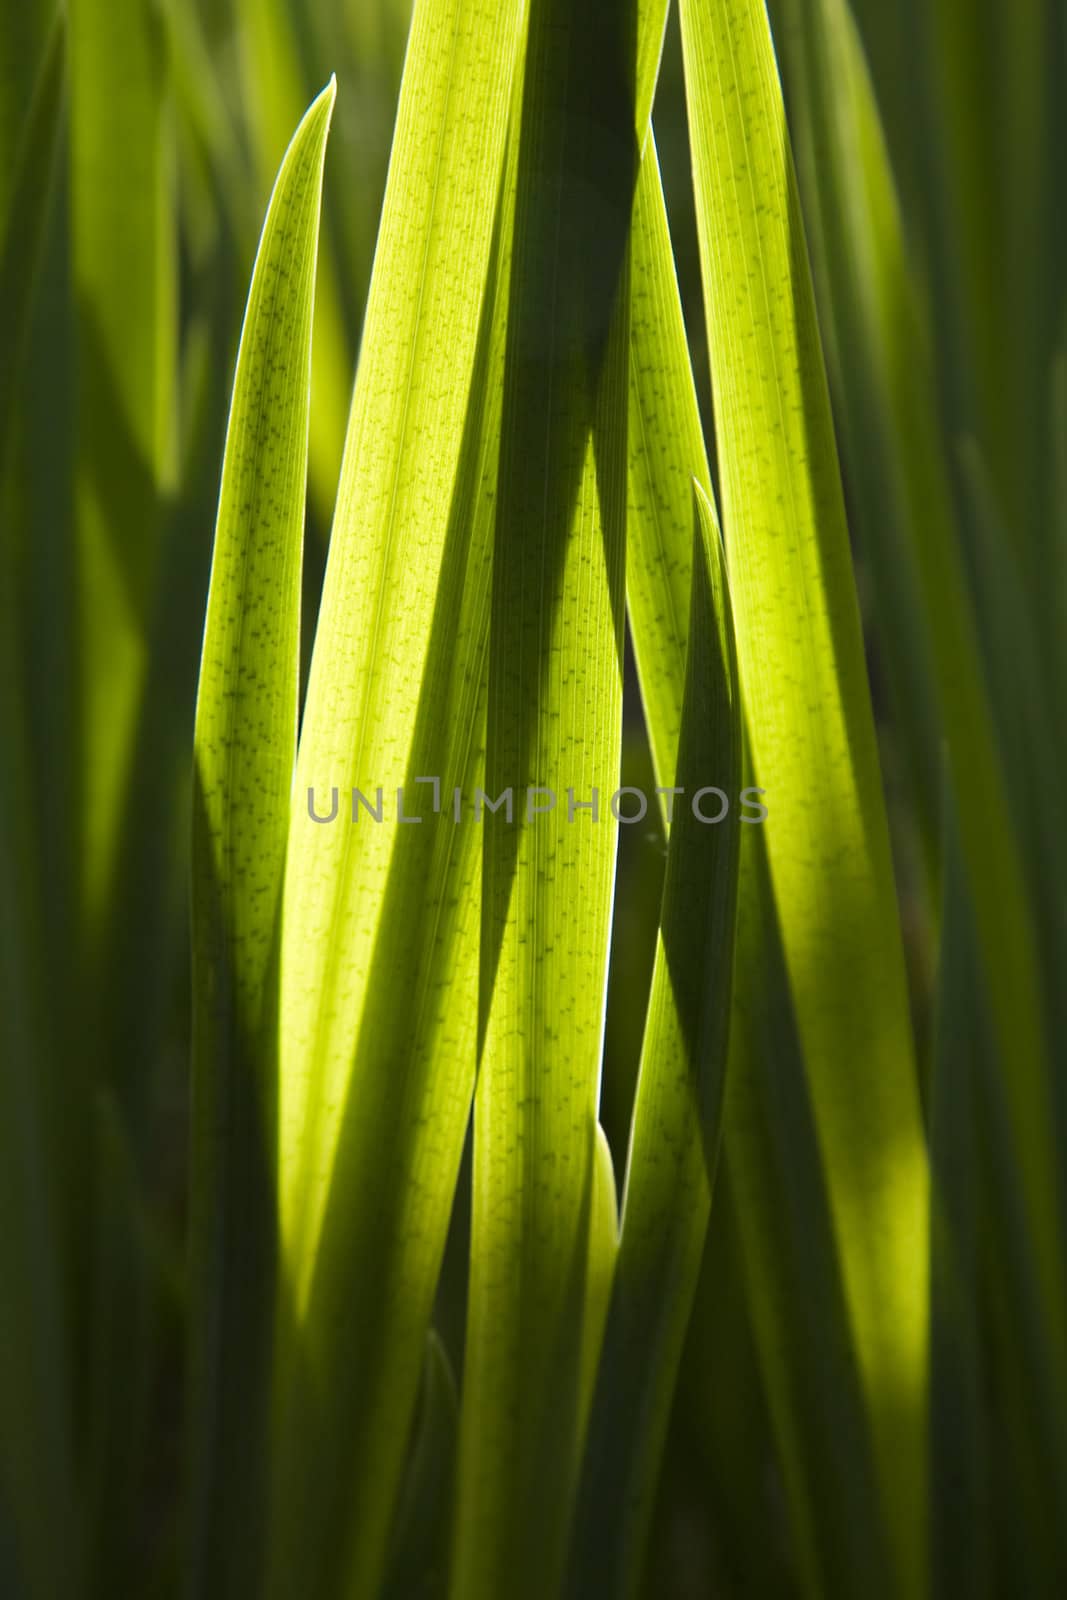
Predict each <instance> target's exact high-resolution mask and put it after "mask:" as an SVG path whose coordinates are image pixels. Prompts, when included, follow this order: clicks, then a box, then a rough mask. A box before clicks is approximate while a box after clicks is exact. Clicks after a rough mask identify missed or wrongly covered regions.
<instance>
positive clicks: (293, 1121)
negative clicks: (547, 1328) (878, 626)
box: [271, 0, 522, 1594]
mask: <svg viewBox="0 0 1067 1600" xmlns="http://www.w3.org/2000/svg"><path fill="white" fill-rule="evenodd" d="M521 22H522V6H521V5H520V4H519V3H518V0H516V3H515V4H512V5H509V7H508V8H507V10H506V11H505V12H503V13H502V12H501V11H500V8H499V7H497V6H493V5H489V4H478V5H475V6H464V5H459V4H458V3H457V0H421V3H420V4H419V6H418V7H417V10H416V14H415V18H414V22H413V29H412V35H411V40H410V44H409V50H408V56H407V63H406V68H405V77H404V83H403V87H402V91H401V101H400V110H399V115H398V123H397V130H396V137H395V141H394V148H393V156H392V162H391V167H390V176H389V183H388V187H387V193H386V200H385V207H384V212H383V219H382V229H381V233H380V237H379V243H378V252H377V257H376V261H375V268H374V275H373V279H372V286H371V293H370V299H369V303H368V307H367V315H366V319H365V323H364V333H363V347H362V354H361V359H360V367H359V372H358V375H357V381H356V391H355V397H354V401H353V408H352V415H351V420H350V428H349V437H348V443H347V446H346V455H345V464H344V468H343V472H342V482H341V490H340V495H339V501H338V510H337V516H336V519H335V525H334V533H333V541H332V546H331V551H330V559H329V565H328V570H327V575H326V583H325V589H324V596H323V604H322V610H321V613H320V619H319V626H318V630H317V634H316V643H315V653H314V658H313V663H312V672H311V682H310V686H309V693H308V702H307V707H306V710H305V717H304V725H303V732H302V735H301V741H300V754H299V765H298V779H297V790H296V793H297V797H298V804H297V807H296V809H295V811H294V816H293V820H292V824H291V829H290V841H289V861H288V869H287V881H286V902H285V917H284V934H283V957H282V1064H281V1085H280V1092H281V1107H280V1135H279V1137H280V1163H281V1167H280V1178H281V1194H280V1199H281V1217H282V1228H283V1248H284V1252H285V1267H286V1282H285V1286H284V1299H283V1303H282V1307H281V1315H282V1317H283V1319H284V1326H283V1339H284V1346H283V1348H284V1352H285V1353H284V1355H283V1359H282V1362H281V1367H280V1371H279V1382H280V1389H281V1403H282V1408H281V1413H280V1416H281V1435H280V1438H281V1441H282V1442H281V1447H280V1451H279V1457H278V1472H279V1477H278V1505H277V1515H276V1517H275V1526H274V1530H273V1531H274V1535H275V1538H274V1550H273V1557H272V1574H271V1581H272V1583H273V1584H274V1585H275V1588H276V1592H277V1593H279V1594H288V1593H291V1592H292V1588H293V1585H294V1584H298V1585H301V1586H307V1587H309V1588H310V1589H311V1590H312V1591H315V1590H316V1588H317V1586H318V1585H320V1584H324V1585H329V1584H331V1583H336V1582H340V1581H342V1576H341V1575H342V1574H343V1577H344V1581H345V1582H346V1583H347V1584H348V1586H349V1592H350V1593H352V1594H364V1593H366V1594H373V1593H375V1592H376V1588H377V1584H378V1582H379V1579H380V1574H381V1568H382V1563H383V1561H384V1559H385V1555H386V1543H387V1536H388V1532H389V1520H390V1512H391V1507H392V1500H393V1496H394V1494H395V1491H396V1486H397V1482H398V1479H399V1474H400V1472H401V1470H402V1466H403V1450H404V1444H405V1440H406V1437H407V1430H408V1426H409V1423H410V1416H411V1411H412V1407H413V1406H414V1403H415V1398H416V1393H417V1385H418V1376H419V1369H420V1366H421V1359H422V1345H423V1340H424V1337H425V1332H426V1324H427V1320H428V1316H429V1312H430V1307H431V1303H432V1296H433V1288H434V1283H435V1280H436V1276H437V1271H438V1267H439V1262H440V1257H441V1251H442V1249H443V1246H444V1240H445V1235H446V1230H447V1224H448V1216H449V1211H450V1207H451V1198H452V1189H453V1186H454V1184H455V1180H456V1174H457V1171H458V1167H459V1160H460V1154H461V1150H462V1143H463V1134H464V1128H465V1124H466V1120H467V1115H468V1111H469V1101H470V1094H471V1089H472V1086H473V1080H474V1068H475V1029H476V1006H477V988H476V981H477V980H476V975H475V974H474V973H473V971H472V969H471V967H470V964H469V959H468V956H469V953H470V951H471V949H472V946H473V949H474V951H475V952H476V948H477V942H476V936H475V935H474V925H473V924H472V923H471V921H470V917H471V915H472V907H476V904H477V900H476V893H477V881H478V879H477V871H476V868H477V859H476V856H475V855H473V853H472V851H471V848H470V846H471V841H470V840H469V839H467V838H462V839H456V838H455V837H453V835H455V834H457V833H459V832H460V828H458V827H456V826H455V825H453V823H452V821H451V815H452V812H451V805H450V800H451V795H450V794H448V793H447V792H446V793H443V794H439V797H438V799H439V804H440V807H441V812H442V814H441V815H434V814H433V813H432V811H431V807H432V806H433V804H434V790H433V786H432V784H430V783H427V784H426V785H424V786H420V785H418V782H417V780H418V779H419V778H426V779H433V778H436V779H438V782H439V785H440V787H441V789H443V788H444V786H445V785H446V784H449V783H450V784H454V785H457V786H460V785H463V786H465V785H467V784H469V783H470V780H471V777H472V774H473V773H474V772H475V771H477V763H478V760H479V759H480V753H481V743H482V740H481V733H480V729H479V727H478V719H477V709H478V706H479V702H480V690H481V682H482V673H483V666H484V640H485V637H486V631H487V624H486V617H487V599H486V597H487V593H488V576H487V555H488V550H489V545H488V540H487V533H488V529H489V526H490V525H491V524H490V522H489V521H488V520H487V509H486V507H485V506H484V497H485V495H486V494H487V493H489V492H490V491H491V481H492V477H493V475H494V474H493V471H491V470H490V466H489V458H488V457H487V456H486V448H487V445H486V440H487V439H488V438H489V437H491V436H492V433H493V429H494V427H495V426H496V425H497V424H496V423H495V422H494V420H493V418H494V404H493V402H492V401H491V400H489V402H488V403H486V404H485V405H484V412H483V410H482V406H483V401H484V400H485V395H484V393H483V391H484V390H485V389H486V387H487V364H488V367H489V368H491V367H492V364H493V361H494V360H495V359H496V358H495V357H494V356H492V341H491V339H490V334H491V332H492V327H493V315H492V312H493V292H492V288H491V287H490V285H489V280H490V263H491V259H492V256H493V241H494V231H495V230H494V223H495V219H496V218H497V201H498V193H499V188H500V178H501V170H502V162H503V155H504V147H505V136H506V129H507V108H508V104H509V99H510V95H511V87H512V71H513V66H514V61H515V58H516V55H517V52H518V48H519V43H520V35H521ZM497 228H498V230H499V224H498V225H497ZM496 382H497V384H499V378H497V380H496ZM489 387H490V388H491V385H489ZM495 416H496V418H497V419H498V418H499V407H498V405H497V406H496V409H495ZM491 455H492V456H495V448H494V449H493V450H492V452H491ZM472 521H473V526H472ZM479 529H481V530H482V531H479ZM468 577H469V578H470V581H469V582H468ZM479 652H481V656H480V655H479ZM423 759H426V760H427V761H428V762H431V763H433V764H432V765H429V766H428V767H427V768H423V767H422V765H421V763H422V761H423ZM405 785H406V790H405ZM379 787H380V788H381V789H382V791H383V807H384V809H383V810H382V811H381V812H380V813H379V814H380V816H381V818H382V820H381V821H380V822H376V821H375V820H374V818H373V817H372V816H371V815H370V813H369V812H368V811H367V809H365V808H363V807H358V809H357V810H356V812H355V813H353V809H352V807H353V801H352V791H353V789H356V790H358V791H360V792H361V793H363V794H364V795H365V796H366V798H367V799H368V801H369V803H370V805H371V806H372V807H373V806H374V804H375V796H376V791H377V790H378V789H379ZM331 790H336V793H337V802H338V813H337V817H336V820H335V821H334V822H333V823H332V824H330V825H328V826H327V825H323V824H321V823H317V822H315V821H313V820H312V818H311V815H310V812H309V803H308V801H309V792H311V794H312V797H313V801H314V805H315V808H316V812H317V814H318V815H320V816H324V815H327V814H328V813H329V810H330V803H331ZM398 790H402V791H404V792H403V795H402V798H399V799H398V793H397V791H398ZM402 806H403V807H406V811H402V810H401V807H402ZM404 815H406V816H407V817H408V818H411V817H413V816H415V815H419V816H422V817H423V818H424V819H425V820H424V821H423V822H422V823H420V824H419V825H418V831H419V833H420V835H422V836H425V837H421V838H420V841H419V842H418V843H414V842H413V843H411V844H409V843H408V842H407V839H408V836H409V835H410V834H411V833H414V832H415V831H416V830H415V829H409V828H407V827H405V826H402V825H400V822H399V819H400V818H402V817H403V816H404ZM357 817H358V818H359V820H356V818H357ZM461 826H462V829H463V830H469V828H470V821H469V818H468V819H465V820H464V822H463V824H462V825H461ZM383 973H386V974H387V975H388V979H387V981H388V983H389V984H390V985H392V984H394V983H397V982H400V983H402V984H403V985H404V986H405V993H406V999H405V1005H404V1006H402V1007H400V1008H397V1007H395V1006H394V1007H393V1009H392V1012H390V1011H389V1008H388V1007H386V1006H384V1005H383V1000H384V994H383V992H382V974H383ZM401 974H402V976H401ZM392 992H393V993H394V997H395V990H394V991H392ZM450 996H451V998H450ZM409 1001H410V1008H409V1007H408V1002H409ZM320 1247H321V1248H320ZM372 1308H373V1309H372ZM309 1441H315V1443H312V1444H311V1445H310V1446H309ZM309 1448H311V1449H312V1450H314V1451H316V1452H320V1451H322V1452H326V1453H325V1454H323V1455H321V1459H323V1460H326V1461H329V1462H330V1463H332V1464H333V1465H332V1466H331V1467H330V1468H329V1469H328V1471H327V1476H328V1477H329V1480H330V1482H331V1484H332V1485H333V1493H332V1495H324V1494H323V1493H322V1492H321V1491H322V1486H321V1483H315V1482H310V1481H309V1480H308V1477H307V1474H306V1471H305V1469H304V1465H303V1463H304V1461H305V1460H306V1458H307V1453H308V1449H309ZM366 1463H373V1466H372V1467H371V1468H370V1470H367V1471H361V1470H360V1468H361V1464H366Z"/></svg>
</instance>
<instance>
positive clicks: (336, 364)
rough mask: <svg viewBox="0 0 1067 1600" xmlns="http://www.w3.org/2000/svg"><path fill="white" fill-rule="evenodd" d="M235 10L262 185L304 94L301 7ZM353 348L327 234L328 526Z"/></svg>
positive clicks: (317, 422) (322, 347) (248, 5)
mask: <svg viewBox="0 0 1067 1600" xmlns="http://www.w3.org/2000/svg"><path fill="white" fill-rule="evenodd" d="M235 10H236V13H237V17H238V18H239V21H240V28H239V32H238V40H239V47H240V64H241V68H242V78H243V88H244V96H243V99H244V104H245V107H246V110H247V114H248V117H249V120H250V123H251V127H250V133H251V139H252V148H253V152H254V155H255V158H256V165H257V168H258V172H259V180H260V184H261V185H262V187H263V188H264V189H265V188H266V186H267V185H268V184H269V183H270V181H271V177H272V175H273V173H274V169H275V165H276V163H277V161H278V156H279V153H280V152H281V151H282V149H284V146H285V141H286V140H287V139H288V137H289V130H290V128H291V127H292V126H293V123H294V121H295V120H296V118H297V117H298V116H299V114H300V107H301V106H302V105H303V103H304V98H305V96H304V86H303V79H302V75H301V72H300V50H299V42H300V41H299V38H298V35H297V32H296V19H297V16H298V11H297V10H296V9H294V8H292V7H291V6H289V4H288V3H287V0H237V4H236V7H235ZM350 346H351V340H350V338H349V333H348V329H347V328H346V326H345V318H344V313H343V309H342V301H341V288H340V284H339V282H338V278H337V271H336V266H335V262H334V255H333V251H332V250H331V248H330V241H329V235H328V234H327V233H326V232H325V231H324V234H323V238H322V240H321V243H320V247H319V287H318V293H317V295H316V300H315V338H314V354H313V358H312V376H311V398H312V407H311V433H310V441H309V452H310V454H309V470H310V474H311V490H312V495H313V497H314V501H315V504H316V507H317V509H318V511H319V514H320V516H321V518H322V521H323V523H327V522H328V520H329V517H330V514H331V513H332V511H333V508H334V500H335V498H336V495H337V474H338V470H339V468H340V465H341V449H342V445H343V443H344V438H345V424H346V423H347V421H348V407H349V401H350V399H351V393H352V362H351V349H350Z"/></svg>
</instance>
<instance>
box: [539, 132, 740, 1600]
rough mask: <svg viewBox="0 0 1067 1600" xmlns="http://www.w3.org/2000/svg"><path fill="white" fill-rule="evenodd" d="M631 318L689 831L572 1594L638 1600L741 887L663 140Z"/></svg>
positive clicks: (668, 685) (677, 809)
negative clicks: (719, 816) (714, 794)
mask: <svg viewBox="0 0 1067 1600" xmlns="http://www.w3.org/2000/svg"><path fill="white" fill-rule="evenodd" d="M631 306H632V311H631V328H630V346H631V355H630V439H629V453H630V504H629V511H628V519H627V552H626V586H627V604H628V609H629V615H630V625H631V630H632V634H633V640H634V652H635V655H636V657H637V662H638V672H639V675H640V680H641V689H642V696H643V699H644V704H645V712H646V717H647V720H648V727H649V734H650V739H651V742H652V747H653V751H654V752H655V767H656V776H657V779H658V782H659V784H660V785H661V787H663V788H665V789H666V788H669V787H670V786H671V785H674V786H675V787H676V788H680V789H682V790H684V791H685V794H684V795H676V796H675V797H674V798H673V799H672V800H671V801H670V810H671V811H672V812H673V813H674V815H675V816H677V817H678V819H679V824H678V828H677V829H672V830H671V834H670V840H671V842H670V848H669V854H668V865H667V886H666V889H665V891H664V901H663V909H662V914H661V928H660V935H659V940H658V945H657V954H656V966H655V972H654V976H653V983H652V995H651V999H650V1003H649V1012H648V1019H647V1022H646V1032H645V1039H644V1045H643V1051H642V1057H641V1064H640V1075H639V1079H638V1089H637V1098H636V1104H635V1110H634V1117H633V1126H632V1133H631V1145H630V1156H629V1161H628V1165H627V1174H626V1189H625V1199H624V1205H623V1218H622V1240H621V1245H620V1251H619V1258H618V1264H617V1269H616V1276H615V1284H614V1290H613V1300H612V1305H611V1311H610V1315H609V1319H608V1325H607V1331H606V1335H605V1349H604V1356H603V1368H602V1371H601V1375H600V1385H599V1389H598V1391H597V1397H596V1405H595V1409H594V1413H593V1419H592V1423H591V1430H590V1437H589V1440H588V1444H587V1447H586V1456H585V1462H584V1468H583V1481H582V1492H581V1498H580V1500H579V1504H578V1513H577V1517H576V1526H575V1536H574V1549H573V1553H572V1559H571V1566H570V1573H569V1579H568V1581H569V1584H570V1591H571V1593H573V1594H574V1595H576V1596H577V1595H580V1594H586V1593H589V1592H591V1590H592V1589H593V1588H594V1587H596V1586H599V1587H600V1588H603V1590H604V1592H605V1593H612V1594H620V1595H622V1594H628V1593H631V1592H633V1590H634V1588H635V1586H636V1585H637V1584H638V1582H639V1581H640V1577H641V1552H642V1547H643V1542H644V1536H645V1527H646V1522H647V1516H648V1513H649V1511H650V1510H651V1491H652V1489H653V1487H654V1485H655V1481H656V1473H657V1469H658V1465H659V1456H660V1451H661V1448H662V1443H663V1437H664V1433H665V1430H666V1425H667V1418H668V1415H669V1408H670V1400H671V1395H672V1392H673V1387H674V1380H675V1375H676V1372H677V1367H678V1362H679V1360H680V1356H681V1349H682V1342H683V1338H684V1334H685V1328H686V1323H687V1320H688V1314H689V1309H690V1306H691V1303H692V1297H693V1293H694V1291H695V1288H696V1282H697V1277H698V1274H699V1267H700V1260H701V1255H702V1251H703V1244H704V1233H705V1229H706V1226H707V1219H708V1212H709V1207H710V1198H711V1184H712V1181H713V1178H714V1166H715V1155H716V1152H717V1147H718V1132H719V1112H720V1108H721V1090H722V1085H723V1081H724V1073H723V1068H724V1066H725V1045H726V1024H727V1021H728V1018H729V1008H730V1000H729V996H730V967H731V961H732V946H733V928H732V917H733V903H734V896H735V892H736V882H737V877H736V872H737V858H736V849H737V833H736V819H737V806H738V790H739V786H740V759H739V740H738V729H739V721H738V719H739V716H740V708H739V699H738V689H737V684H736V666H735V659H734V647H733V637H732V629H730V628H726V633H725V634H724V633H723V632H722V631H721V630H722V629H723V628H724V626H725V625H726V621H727V612H728V597H727V594H726V588H725V573H724V571H723V569H722V565H721V548H720V540H719V533H718V526H717V524H716V522H715V519H714V515H713V513H712V511H711V508H710V502H707V501H706V499H705V497H704V493H703V490H699V489H698V490H697V491H696V493H697V501H696V508H697V511H698V512H699V521H698V523H697V528H698V536H697V538H696V540H695V541H694V537H693V532H692V525H693V520H694V514H695V513H694V501H693V494H694V491H693V488H692V483H693V481H694V479H695V480H696V481H698V482H700V483H703V484H707V483H708V482H709V481H710V480H709V475H708V465H707V457H706V454H705V451H704V441H703V435H702V432H701V426H700V416H699V412H698V408H697V399H696V390H695V387H694V384H693V377H692V372H691V369H690V365H689V353H688V349H687V346H686V338H685V327H684V323H683V320H682V309H681V302H680V299H679V295H678V287H677V283H676V281H675V276H674V264H673V259H672V254H671V242H670V234H669V231H668V227H667V217H666V211H665V208H664V203H663V195H662V191H661V187H660V179H659V167H658V161H657V158H656V152H655V147H654V144H653V142H652V141H651V140H649V142H648V144H647V145H646V147H645V154H644V157H643V160H642V163H641V172H640V176H639V179H638V185H637V197H636V204H635V208H634V233H633V262H632V291H631ZM694 570H695V571H696V572H697V573H698V574H699V575H700V581H699V582H698V583H697V585H696V586H694V585H693V582H692V574H693V572H694ZM709 573H710V574H711V584H710V587H709V579H708V574H709ZM690 613H692V615H690ZM727 635H728V637H727ZM687 654H688V658H689V659H688V664H687V660H686V658H687ZM686 695H688V700H686ZM683 705H685V706H687V708H688V709H687V714H686V715H685V716H683ZM683 727H684V729H685V733H684V736H683V746H684V749H683V752H682V754H683V755H684V760H683V759H682V756H680V755H679V736H680V734H681V732H682V729H683ZM683 769H684V770H683ZM706 784H715V785H717V786H718V787H719V788H721V789H722V790H723V792H725V793H726V794H728V795H729V797H730V805H731V807H732V818H731V820H729V821H728V822H727V823H726V824H725V826H722V827H721V828H720V827H709V826H706V825H702V824H700V823H699V822H698V821H696V820H695V818H694V816H693V813H692V811H691V804H692V796H693V794H694V792H695V791H696V790H697V789H699V788H700V787H702V786H703V785H706ZM715 805H716V806H717V805H718V801H716V802H715ZM683 861H685V862H687V864H686V865H685V867H684V870H683V868H682V865H681V863H682V862H683ZM664 1150H669V1151H670V1152H671V1156H670V1160H669V1161H668V1162H665V1161H664V1159H663V1152H664Z"/></svg>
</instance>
